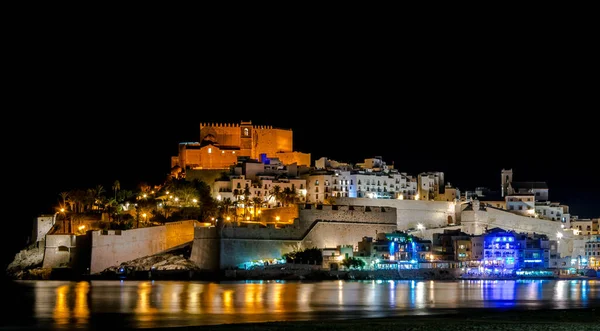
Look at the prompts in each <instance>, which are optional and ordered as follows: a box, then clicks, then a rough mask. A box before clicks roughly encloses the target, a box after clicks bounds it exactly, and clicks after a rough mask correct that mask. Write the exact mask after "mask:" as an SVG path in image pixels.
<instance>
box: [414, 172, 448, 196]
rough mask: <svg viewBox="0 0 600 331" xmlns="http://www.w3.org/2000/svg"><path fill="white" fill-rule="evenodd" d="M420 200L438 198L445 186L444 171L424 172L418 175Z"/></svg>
mask: <svg viewBox="0 0 600 331" xmlns="http://www.w3.org/2000/svg"><path fill="white" fill-rule="evenodd" d="M417 179H418V194H419V199H420V200H437V199H438V197H439V195H440V188H442V191H443V188H444V187H445V183H444V173H443V172H439V171H436V172H423V173H420V174H419V175H418V176H417Z"/></svg>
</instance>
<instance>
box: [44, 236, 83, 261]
mask: <svg viewBox="0 0 600 331" xmlns="http://www.w3.org/2000/svg"><path fill="white" fill-rule="evenodd" d="M76 246H77V236H75V235H72V234H49V235H46V246H45V249H44V262H43V263H42V266H43V267H44V268H57V267H69V266H72V264H73V262H74V261H75V254H76V252H77V250H76Z"/></svg>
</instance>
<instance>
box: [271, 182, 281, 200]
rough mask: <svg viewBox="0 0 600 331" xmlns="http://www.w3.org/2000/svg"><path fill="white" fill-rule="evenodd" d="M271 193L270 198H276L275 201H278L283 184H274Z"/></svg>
mask: <svg viewBox="0 0 600 331" xmlns="http://www.w3.org/2000/svg"><path fill="white" fill-rule="evenodd" d="M269 194H270V196H269V200H271V198H275V202H278V201H279V198H280V197H281V186H279V185H275V186H273V188H272V189H271V191H270V192H269Z"/></svg>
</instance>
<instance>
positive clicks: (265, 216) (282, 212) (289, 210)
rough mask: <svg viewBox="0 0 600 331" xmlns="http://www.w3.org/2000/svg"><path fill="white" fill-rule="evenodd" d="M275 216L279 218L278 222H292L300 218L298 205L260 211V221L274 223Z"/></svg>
mask: <svg viewBox="0 0 600 331" xmlns="http://www.w3.org/2000/svg"><path fill="white" fill-rule="evenodd" d="M277 216H279V220H280V221H283V222H288V221H292V222H293V221H294V220H295V219H296V218H298V217H300V213H299V210H298V205H292V206H289V207H280V208H263V209H262V210H261V218H260V219H261V220H262V221H265V222H276V221H277Z"/></svg>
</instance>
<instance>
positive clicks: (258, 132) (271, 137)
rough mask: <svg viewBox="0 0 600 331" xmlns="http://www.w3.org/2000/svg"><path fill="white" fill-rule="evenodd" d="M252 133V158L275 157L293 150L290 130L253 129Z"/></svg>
mask: <svg viewBox="0 0 600 331" xmlns="http://www.w3.org/2000/svg"><path fill="white" fill-rule="evenodd" d="M253 131H254V132H253V137H252V140H253V146H252V147H253V148H252V151H253V152H252V157H253V158H255V159H257V158H258V156H259V155H260V154H263V153H265V154H267V156H269V157H276V156H275V155H276V154H277V153H279V152H292V151H293V150H294V148H293V140H294V138H293V133H292V130H283V129H273V128H272V127H255V129H254V130H253ZM292 163H293V162H292ZM309 165H310V164H309Z"/></svg>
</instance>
